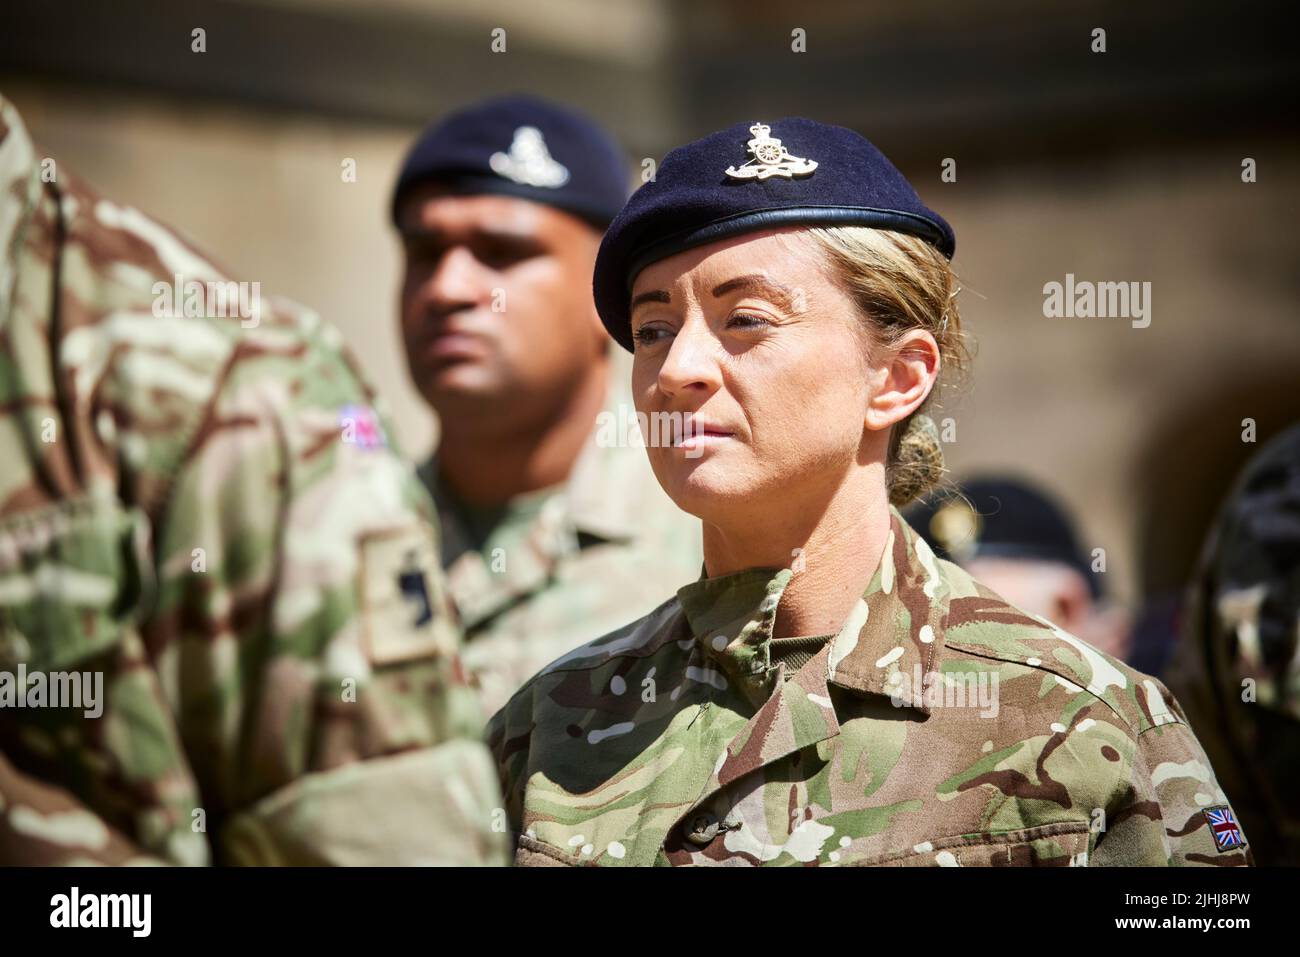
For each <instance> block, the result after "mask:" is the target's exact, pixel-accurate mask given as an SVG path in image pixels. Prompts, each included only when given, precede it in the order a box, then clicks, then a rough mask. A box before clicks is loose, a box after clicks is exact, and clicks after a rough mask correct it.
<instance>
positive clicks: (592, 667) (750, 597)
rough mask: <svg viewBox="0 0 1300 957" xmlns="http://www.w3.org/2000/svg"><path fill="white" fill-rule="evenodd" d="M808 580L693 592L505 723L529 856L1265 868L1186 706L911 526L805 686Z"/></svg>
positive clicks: (523, 846) (500, 735) (506, 712)
mask: <svg viewBox="0 0 1300 957" xmlns="http://www.w3.org/2000/svg"><path fill="white" fill-rule="evenodd" d="M791 574H792V573H791V571H790V570H789V569H782V570H779V571H772V570H752V571H744V572H739V573H736V574H732V575H726V576H722V577H719V578H715V579H703V580H700V581H697V582H695V583H693V584H690V585H687V586H686V587H684V588H682V589H681V590H680V591H679V592H678V593H677V598H676V599H674V600H670V601H668V602H667V603H665V604H663V605H662V606H660V607H659V608H658V609H656V610H655V611H653V612H651V613H650V614H649V615H647V616H646V617H645V618H642V619H641V620H640V621H637V622H634V623H633V624H631V625H629V626H627V627H625V628H622V629H620V630H619V631H616V632H614V633H613V634H611V635H608V636H606V637H604V638H602V639H600V640H598V641H595V642H592V643H590V644H588V645H586V646H584V647H582V648H580V649H577V650H576V651H574V652H572V653H571V654H569V655H566V656H565V657H563V658H561V659H559V660H558V661H556V662H554V663H553V664H551V665H550V666H549V667H548V668H547V669H545V670H544V671H543V672H542V673H541V674H539V675H538V676H537V677H536V678H534V679H533V680H532V681H530V682H529V683H528V684H527V685H526V686H525V687H524V688H523V689H521V690H520V691H519V693H518V694H516V695H515V697H514V698H513V699H512V700H511V701H510V703H509V704H508V705H507V706H506V707H505V708H504V709H503V710H502V711H501V712H500V713H499V714H497V715H495V716H494V717H493V719H492V720H491V721H490V722H489V727H488V731H489V745H490V746H491V748H492V749H493V752H494V754H495V755H496V758H497V762H498V765H499V769H500V773H501V776H502V781H503V784H504V788H505V791H506V807H507V814H508V816H509V817H510V819H511V821H512V825H513V827H514V828H516V829H517V831H519V832H522V833H521V834H520V835H519V837H518V852H517V856H516V862H517V863H520V864H594V865H606V866H627V865H686V864H730V865H759V864H774V865H812V864H820V865H848V864H889V865H912V866H914V865H949V866H961V865H994V864H1017V865H1019V864H1073V865H1081V864H1085V863H1091V864H1094V865H1103V864H1107V865H1115V864H1155V865H1166V864H1218V865H1224V864H1245V863H1248V860H1249V858H1248V851H1245V850H1241V849H1228V850H1224V851H1222V852H1221V851H1219V850H1217V848H1216V841H1215V839H1214V837H1212V835H1211V831H1210V820H1209V818H1208V817H1207V815H1206V813H1205V812H1206V811H1208V810H1210V809H1213V808H1215V807H1219V806H1223V805H1226V803H1227V802H1226V799H1225V798H1224V796H1223V794H1222V792H1221V791H1220V790H1219V788H1218V785H1217V784H1216V782H1215V780H1214V776H1213V773H1212V771H1211V769H1210V768H1209V766H1208V764H1207V762H1206V758H1205V755H1204V754H1203V752H1202V751H1201V748H1200V745H1199V744H1198V743H1197V741H1196V738H1195V737H1194V736H1193V735H1192V733H1191V731H1190V729H1189V728H1188V726H1187V724H1186V723H1185V721H1184V720H1183V717H1182V714H1181V712H1180V710H1179V707H1178V705H1177V703H1176V702H1175V701H1174V700H1173V698H1172V697H1171V696H1170V695H1169V693H1168V692H1167V691H1166V690H1165V689H1164V688H1163V687H1162V686H1161V685H1160V684H1159V683H1158V682H1157V681H1155V680H1153V679H1151V678H1149V677H1147V676H1145V675H1143V674H1140V673H1138V672H1135V671H1133V670H1132V669H1130V668H1128V667H1126V666H1125V665H1123V664H1121V663H1120V662H1118V661H1116V660H1114V659H1112V658H1109V657H1107V656H1105V655H1103V654H1101V653H1100V652H1098V651H1096V650H1094V649H1093V648H1091V647H1089V646H1088V645H1085V644H1084V643H1083V642H1081V641H1079V640H1078V639H1076V638H1074V637H1073V636H1071V635H1068V634H1065V633H1063V632H1061V631H1059V630H1058V629H1056V628H1054V627H1053V626H1051V625H1049V624H1048V623H1046V622H1044V621H1042V620H1040V619H1036V618H1031V617H1028V616H1027V615H1026V614H1025V613H1023V612H1021V611H1019V610H1018V609H1016V608H1014V607H1012V606H1010V605H1008V604H1007V603H1006V602H1005V601H1003V600H1002V599H1000V598H998V597H997V596H996V595H994V594H993V593H992V592H990V591H989V590H988V589H986V588H984V587H983V586H981V585H979V584H978V583H977V582H975V581H974V580H973V579H971V578H970V576H969V575H967V574H965V573H964V572H963V571H961V570H960V569H959V568H958V567H957V566H955V565H952V564H950V563H948V562H945V561H939V560H937V559H936V558H935V556H934V553H933V552H932V551H931V549H930V547H929V545H927V544H926V543H925V541H924V540H923V539H922V538H920V537H919V536H918V535H916V533H915V532H913V531H912V530H911V528H909V527H908V526H907V524H906V523H905V522H904V521H903V519H902V518H901V516H899V515H898V513H897V512H896V511H895V512H893V519H892V529H891V534H890V536H889V541H888V544H887V546H886V549H885V553H884V556H883V558H882V559H881V562H880V564H879V567H878V570H877V571H876V573H875V576H874V579H873V580H872V582H871V583H870V585H869V586H868V588H867V590H866V592H865V593H864V595H863V597H862V599H861V600H860V601H859V602H858V603H857V605H856V607H855V609H854V611H853V612H852V613H851V614H850V616H849V618H848V620H847V621H846V623H845V624H844V626H843V627H842V628H841V629H840V630H839V632H838V633H837V634H836V635H834V636H832V637H831V638H830V640H829V641H827V643H825V644H824V645H823V646H822V647H821V649H820V650H819V651H818V652H817V653H816V654H815V655H814V656H813V657H812V658H811V660H809V661H808V662H807V664H805V665H804V666H802V667H800V668H798V670H796V671H795V672H794V673H793V674H792V675H786V674H785V664H784V662H779V663H778V664H777V665H776V666H775V668H773V667H771V666H770V636H771V630H772V626H773V622H774V619H775V616H776V609H777V605H778V603H779V601H780V598H781V593H782V591H783V589H784V588H785V586H786V584H787V583H788V582H789V580H790V577H791ZM931 672H937V673H938V674H939V675H941V676H942V680H941V681H939V682H938V683H934V681H933V679H931V678H926V677H925V675H928V674H930V673H931ZM918 678H919V679H920V680H919V681H918ZM994 678H996V681H997V683H996V685H995V684H993V683H992V682H993V680H994ZM976 682H983V683H984V687H985V688H986V689H989V690H990V691H991V692H992V693H986V694H984V695H978V694H977V692H976V688H975V685H976ZM958 688H961V689H963V694H962V696H960V697H959V696H958V694H957V689H958ZM971 698H979V699H980V700H978V701H977V702H976V703H975V704H974V705H972V704H971V703H970V702H971ZM963 702H964V703H965V706H962V705H963Z"/></svg>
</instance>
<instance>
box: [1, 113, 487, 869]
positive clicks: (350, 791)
mask: <svg viewBox="0 0 1300 957" xmlns="http://www.w3.org/2000/svg"><path fill="white" fill-rule="evenodd" d="M47 172H52V173H53V174H54V175H53V176H52V177H51V176H48V175H43V174H46V173H47ZM0 190H3V192H2V193H0V459H2V460H3V462H4V470H3V477H2V478H0V863H19V864H58V863H79V862H101V863H110V864H112V863H124V862H134V861H150V860H151V861H163V862H170V863H182V864H203V863H210V862H217V863H223V862H229V863H313V864H317V863H406V862H410V863H415V862H447V863H452V862H454V863H472V862H480V861H493V862H495V861H501V862H504V861H505V860H506V849H505V841H504V838H503V837H502V835H500V834H494V833H493V829H492V820H491V816H492V809H493V808H494V807H496V806H499V803H500V796H499V792H498V791H497V788H496V782H495V776H494V774H493V770H492V763H491V760H490V757H489V755H488V753H487V750H486V749H485V748H484V747H483V745H482V743H481V742H480V741H479V740H478V738H479V733H480V731H481V722H482V719H481V717H480V712H479V706H478V704H477V702H476V700H475V699H474V698H473V694H472V692H471V690H470V689H469V687H468V685H467V683H466V682H465V680H464V679H463V678H462V677H461V673H460V670H459V668H460V666H459V663H458V660H457V642H458V634H457V632H456V630H455V628H454V626H453V625H452V623H451V618H450V609H449V607H448V605H447V602H446V598H445V590H444V588H443V586H442V585H441V584H440V582H439V572H438V566H437V560H436V556H437V544H436V536H435V532H434V526H433V525H432V524H431V522H430V519H431V518H432V506H431V503H429V501H428V498H427V496H426V495H425V493H424V490H423V489H422V488H421V487H420V485H419V483H418V482H416V481H415V480H414V479H413V478H412V477H411V474H410V471H409V467H408V466H406V465H405V464H404V463H403V461H402V460H401V459H400V458H399V457H398V455H397V454H396V452H395V451H394V450H393V449H391V448H390V447H388V445H387V443H386V442H385V440H384V439H383V434H384V433H383V427H382V424H381V423H380V421H379V419H378V417H377V415H376V414H375V412H374V411H373V409H372V396H371V394H370V392H369V391H368V390H367V388H366V387H365V386H364V385H363V384H362V383H361V381H360V379H359V377H358V374H357V372H356V370H355V369H354V368H353V366H352V365H351V364H350V363H349V362H348V360H347V359H346V358H345V357H344V355H343V354H342V353H341V352H340V350H339V346H340V343H339V339H338V334H337V333H336V332H335V331H334V330H332V329H331V328H330V327H327V326H325V325H323V324H321V323H320V322H319V321H318V320H317V319H316V318H315V317H314V316H313V315H311V314H310V313H306V312H304V311H302V310H299V309H297V308H296V307H293V306H291V305H289V304H287V303H280V302H277V303H275V304H273V305H270V306H268V307H266V308H264V309H263V310H262V311H261V314H260V316H259V315H258V314H256V313H252V312H251V311H250V312H249V313H248V314H247V315H244V314H238V315H237V317H229V306H228V305H226V306H221V307H220V308H214V305H213V303H214V301H215V300H204V299H202V297H200V296H199V295H198V293H201V292H203V291H204V289H205V288H206V286H191V285H189V284H190V283H191V282H198V283H205V284H206V282H207V281H213V282H217V281H222V280H224V279H225V278H226V277H225V276H223V275H222V274H221V273H220V272H218V271H217V270H216V268H215V267H213V266H212V265H211V264H210V263H209V262H208V260H207V259H206V258H205V257H204V256H203V255H202V254H201V253H199V252H197V251H196V250H195V249H194V248H193V247H191V246H190V245H188V244H187V243H186V242H185V241H183V240H182V239H180V238H178V237H177V235H176V234H174V233H173V232H172V231H171V230H169V229H167V228H166V227H164V226H162V225H160V224H158V223H157V222H155V221H154V220H152V219H149V218H148V217H146V216H144V215H142V214H141V213H139V212H138V211H136V210H134V209H131V208H129V207H125V206H120V205H117V204H115V203H112V202H110V201H109V200H106V199H103V198H101V197H99V196H97V195H95V194H94V193H92V192H91V191H90V190H89V189H88V188H87V187H86V186H84V185H83V184H81V183H79V182H78V181H77V180H76V179H75V178H73V177H71V176H70V175H69V174H68V173H67V172H66V171H64V170H62V169H60V168H58V167H57V166H51V165H50V164H49V161H45V163H43V164H38V161H37V158H36V154H35V152H34V150H33V148H32V145H31V141H30V140H29V138H28V136H27V132H26V130H25V128H24V127H23V125H22V122H21V120H20V119H19V117H18V114H17V113H16V111H14V110H13V108H12V107H11V106H9V105H8V104H7V103H4V102H3V101H2V100H0ZM178 277H179V278H178ZM159 284H161V285H159ZM175 285H180V286H183V287H184V288H185V290H186V297H187V303H191V304H193V309H191V308H190V306H189V305H187V306H186V307H185V311H186V312H187V313H188V312H193V313H194V314H192V315H190V314H187V315H168V312H169V311H172V310H170V309H169V307H168V305H167V304H168V302H171V301H173V299H174V297H173V295H172V293H171V292H170V290H172V289H173V287H174V286H175ZM191 293H193V295H192V296H191ZM249 298H251V297H249ZM217 314H220V315H217ZM246 322H248V323H251V325H250V327H248V328H245V323H246ZM350 438H351V439H352V441H349V439H350ZM76 681H81V682H82V683H81V684H79V685H78V684H74V682H76ZM56 682H62V687H63V688H64V689H65V692H66V695H72V690H71V689H73V688H74V687H75V688H80V689H81V690H79V691H77V692H76V695H75V697H68V696H66V695H65V697H62V698H58V699H56V698H55V697H53V696H51V697H49V698H45V697H41V696H40V695H36V696H35V697H33V696H32V694H31V693H30V692H32V691H33V690H34V689H38V688H40V687H44V688H46V689H47V691H48V689H52V688H54V687H55V686H56ZM96 682H101V685H100V690H99V692H98V693H96V692H95V691H94V690H93V689H94V687H95V684H96ZM92 698H93V699H95V700H94V701H93V702H91V701H90V699H92ZM70 701H73V702H74V703H75V702H80V704H82V705H87V704H91V705H93V706H89V707H68V706H67V705H68V704H69V702H70ZM55 704H60V705H62V706H60V707H53V706H49V705H55ZM39 705H47V706H39Z"/></svg>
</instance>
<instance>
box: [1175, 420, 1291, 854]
mask: <svg viewBox="0 0 1300 957" xmlns="http://www.w3.org/2000/svg"><path fill="white" fill-rule="evenodd" d="M1190 599H1191V600H1190V603H1189V607H1188V609H1187V616H1186V620H1185V622H1184V626H1183V629H1182V631H1183V637H1182V640H1181V642H1180V644H1179V646H1178V649H1177V651H1176V652H1175V657H1174V660H1173V662H1172V663H1171V665H1170V670H1169V675H1168V680H1169V685H1170V687H1171V688H1173V689H1174V690H1175V692H1177V694H1178V697H1179V699H1180V700H1182V701H1183V702H1184V704H1185V705H1186V708H1187V715H1188V717H1189V718H1190V720H1191V722H1192V724H1193V725H1194V726H1195V727H1196V731H1197V734H1199V735H1200V737H1201V740H1202V741H1204V743H1205V750H1206V752H1207V753H1208V754H1209V755H1210V757H1211V758H1212V759H1213V761H1214V767H1215V768H1216V769H1217V770H1218V772H1219V776H1220V780H1221V781H1222V782H1223V787H1224V790H1226V791H1227V792H1228V794H1229V796H1231V798H1232V802H1233V805H1234V806H1235V807H1236V808H1237V809H1238V810H1239V811H1240V812H1241V817H1242V821H1243V822H1244V823H1245V825H1246V827H1247V830H1248V831H1249V833H1250V835H1251V838H1252V839H1253V841H1254V847H1255V854H1256V857H1257V859H1258V861H1259V863H1260V864H1270V865H1290V866H1296V865H1300V426H1295V427H1292V428H1291V429H1290V430H1288V431H1287V432H1285V433H1283V434H1282V435H1281V436H1279V437H1278V438H1277V439H1275V440H1274V441H1273V442H1271V443H1270V444H1269V445H1268V446H1267V447H1266V448H1265V449H1263V450H1262V451H1261V452H1260V453H1259V455H1258V456H1256V457H1255V458H1254V459H1252V460H1251V462H1250V464H1249V465H1248V466H1247V467H1246V469H1245V471H1244V472H1243V474H1242V476H1241V478H1240V479H1239V480H1238V482H1237V485H1236V486H1235V489H1234V491H1233V493H1232V494H1231V495H1230V497H1229V499H1228V501H1227V502H1226V503H1225V505H1224V508H1223V512H1222V514H1221V515H1220V516H1219V519H1218V522H1217V524H1216V527H1215V529H1214V531H1212V532H1211V533H1210V537H1209V539H1208V540H1207V542H1206V547H1205V552H1204V554H1203V556H1202V559H1201V563H1200V569H1199V571H1198V572H1197V577H1196V581H1195V583H1194V585H1193V588H1192V590H1191V595H1190Z"/></svg>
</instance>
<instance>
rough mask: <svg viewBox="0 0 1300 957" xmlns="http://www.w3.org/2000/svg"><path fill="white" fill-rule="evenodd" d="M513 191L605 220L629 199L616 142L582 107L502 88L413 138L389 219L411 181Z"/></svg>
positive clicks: (601, 223)
mask: <svg viewBox="0 0 1300 957" xmlns="http://www.w3.org/2000/svg"><path fill="white" fill-rule="evenodd" d="M430 182H435V183H441V184H444V185H445V186H447V187H448V188H449V189H451V190H452V191H454V192H456V193H461V194H466V195H477V194H482V193H492V194H500V195H504V196H518V197H520V198H523V199H531V200H534V201H535V202H538V203H545V204H546V205H548V206H554V207H556V208H557V209H562V210H564V211H566V212H569V213H572V214H573V215H575V216H578V217H579V218H581V219H585V220H587V221H588V222H590V223H592V224H593V225H594V226H596V227H597V228H599V229H604V228H605V227H606V226H607V225H609V221H610V220H611V219H613V218H614V217H615V216H616V215H617V214H618V211H619V210H620V209H622V207H623V203H624V201H625V200H626V199H627V193H628V166H627V160H626V158H625V157H624V155H623V152H622V150H620V149H619V147H618V144H617V143H615V142H614V140H613V139H612V138H611V137H610V136H609V134H607V133H606V132H605V131H604V130H603V129H601V128H600V127H599V126H597V125H596V123H595V122H594V121H592V120H590V119H588V118H587V117H585V116H583V115H582V114H580V113H576V112H574V111H572V110H567V109H565V108H563V107H560V106H556V105H555V104H553V103H548V102H546V101H545V100H540V99H538V98H537V97H533V96H507V97H499V98H496V99H491V100H486V101H484V102H482V103H479V104H476V105H475V106H471V107H469V108H467V109H464V110H461V111H460V112H458V113H453V114H452V115H451V116H448V117H447V118H446V119H443V120H441V121H440V122H438V123H435V124H433V125H432V126H430V127H429V128H428V129H427V130H425V131H424V133H423V134H421V136H420V138H419V139H418V140H416V141H415V145H413V146H412V147H411V150H410V152H409V153H408V154H407V156H406V161H405V162H404V163H403V164H402V172H401V174H400V175H399V176H398V178H397V187H396V189H394V190H393V208H392V213H393V221H394V222H396V221H397V213H398V208H399V206H400V204H401V201H402V198H403V196H404V195H405V194H406V192H407V190H409V189H410V188H411V187H413V186H416V185H419V184H422V183H430Z"/></svg>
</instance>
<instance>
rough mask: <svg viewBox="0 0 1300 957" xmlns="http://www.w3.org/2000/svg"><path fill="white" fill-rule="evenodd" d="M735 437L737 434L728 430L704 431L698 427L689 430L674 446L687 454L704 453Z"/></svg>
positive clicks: (713, 429) (704, 429) (709, 429)
mask: <svg viewBox="0 0 1300 957" xmlns="http://www.w3.org/2000/svg"><path fill="white" fill-rule="evenodd" d="M735 437H736V433H734V432H728V431H727V430H726V429H717V428H714V427H712V426H708V427H706V428H703V429H701V428H698V427H696V428H693V429H687V430H686V434H685V435H683V436H681V438H680V439H679V440H678V441H676V442H674V443H673V446H674V447H675V448H679V449H682V450H683V451H686V452H695V451H700V452H702V451H704V449H706V448H709V447H710V446H716V445H720V444H722V443H723V442H726V441H728V440H730V439H733V438H735Z"/></svg>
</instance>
